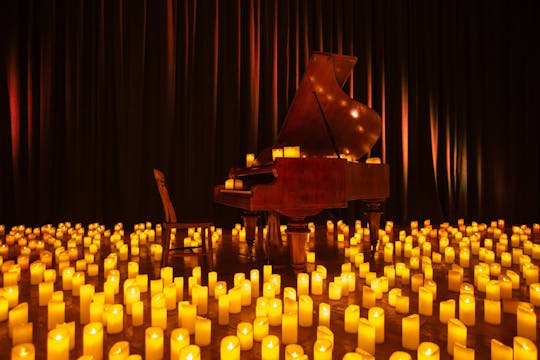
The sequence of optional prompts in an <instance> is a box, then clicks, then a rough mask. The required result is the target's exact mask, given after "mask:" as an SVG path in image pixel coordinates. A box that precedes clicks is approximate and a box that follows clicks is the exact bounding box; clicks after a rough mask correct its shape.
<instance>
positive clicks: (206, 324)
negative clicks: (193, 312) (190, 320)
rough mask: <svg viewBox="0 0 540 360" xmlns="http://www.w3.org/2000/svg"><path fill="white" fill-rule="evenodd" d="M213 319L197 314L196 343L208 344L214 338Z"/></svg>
mask: <svg viewBox="0 0 540 360" xmlns="http://www.w3.org/2000/svg"><path fill="white" fill-rule="evenodd" d="M211 334H212V321H211V320H210V319H207V318H204V317H201V316H197V318H196V320H195V344H196V345H198V346H208V345H210V341H211V339H212V337H211Z"/></svg>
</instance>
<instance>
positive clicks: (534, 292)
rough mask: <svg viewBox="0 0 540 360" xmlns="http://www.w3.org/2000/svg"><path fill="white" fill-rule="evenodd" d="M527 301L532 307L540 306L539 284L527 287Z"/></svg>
mask: <svg viewBox="0 0 540 360" xmlns="http://www.w3.org/2000/svg"><path fill="white" fill-rule="evenodd" d="M529 301H530V303H531V304H532V305H534V306H540V283H534V284H531V285H530V286H529Z"/></svg>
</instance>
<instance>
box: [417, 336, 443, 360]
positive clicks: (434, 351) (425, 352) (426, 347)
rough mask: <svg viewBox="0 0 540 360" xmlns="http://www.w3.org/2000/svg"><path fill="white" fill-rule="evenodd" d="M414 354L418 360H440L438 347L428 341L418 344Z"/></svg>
mask: <svg viewBox="0 0 540 360" xmlns="http://www.w3.org/2000/svg"><path fill="white" fill-rule="evenodd" d="M416 354H417V359H418V360H439V359H440V358H441V354H440V349H439V345H437V344H435V343H432V342H430V341H425V342H422V343H420V345H418V350H417V352H416Z"/></svg>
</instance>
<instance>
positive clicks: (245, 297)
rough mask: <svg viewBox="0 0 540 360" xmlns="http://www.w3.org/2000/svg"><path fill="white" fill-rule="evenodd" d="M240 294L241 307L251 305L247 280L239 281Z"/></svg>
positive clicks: (249, 283)
mask: <svg viewBox="0 0 540 360" xmlns="http://www.w3.org/2000/svg"><path fill="white" fill-rule="evenodd" d="M239 286H240V293H241V300H240V302H241V304H242V306H249V305H251V281H250V280H248V279H242V280H240V285H239Z"/></svg>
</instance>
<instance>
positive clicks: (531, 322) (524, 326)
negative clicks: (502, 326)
mask: <svg viewBox="0 0 540 360" xmlns="http://www.w3.org/2000/svg"><path fill="white" fill-rule="evenodd" d="M536 322H537V321H536V312H535V311H534V306H533V305H532V304H529V303H522V304H520V305H518V307H517V336H520V337H525V338H528V339H531V340H532V341H536V328H537V323H536Z"/></svg>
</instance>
